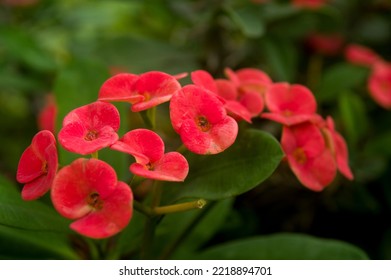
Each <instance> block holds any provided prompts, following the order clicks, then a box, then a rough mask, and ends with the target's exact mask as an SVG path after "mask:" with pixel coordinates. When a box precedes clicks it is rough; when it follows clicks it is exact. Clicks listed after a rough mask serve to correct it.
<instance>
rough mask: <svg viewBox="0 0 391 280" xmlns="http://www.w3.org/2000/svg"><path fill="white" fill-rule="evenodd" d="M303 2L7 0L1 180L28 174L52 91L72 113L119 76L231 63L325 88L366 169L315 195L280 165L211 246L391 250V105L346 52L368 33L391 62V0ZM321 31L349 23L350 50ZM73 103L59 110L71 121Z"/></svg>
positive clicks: (338, 30)
mask: <svg viewBox="0 0 391 280" xmlns="http://www.w3.org/2000/svg"><path fill="white" fill-rule="evenodd" d="M293 2H294V1H283V0H281V1H277V0H274V1H273V0H270V1H255V0H254V1H250V0H248V1H245V0H199V1H190V0H161V1H154V0H145V1H131V0H129V1H126V0H122V1H121V0H112V1H103V0H101V1H99V0H96V1H88V0H56V1H50V0H24V1H22V0H19V1H17V0H14V1H12V0H0V176H1V180H2V181H7V182H12V184H15V185H16V182H15V173H16V169H17V164H18V161H19V157H20V155H21V154H22V152H23V150H24V149H25V148H26V147H27V146H28V145H29V144H30V142H31V139H32V137H33V136H34V134H35V133H36V132H37V131H38V129H39V126H38V116H39V113H40V111H41V110H42V108H43V107H44V106H45V104H46V102H47V98H48V97H47V96H48V95H50V94H52V95H53V96H55V98H56V102H58V103H60V104H62V105H63V106H62V108H68V109H69V110H70V109H73V108H75V107H77V106H80V105H84V104H86V103H88V102H91V101H93V100H95V99H96V95H97V92H98V90H99V87H100V86H101V84H102V83H103V82H104V81H105V80H106V79H107V78H108V77H109V76H110V75H112V74H113V73H118V72H131V73H142V72H145V71H151V70H159V71H164V72H167V73H170V74H177V73H182V72H190V71H194V70H197V69H204V70H207V71H209V72H210V73H211V74H212V75H213V76H214V77H223V75H224V72H223V70H224V68H225V67H230V68H232V69H239V68H243V67H253V68H258V69H261V70H263V71H265V72H266V73H268V74H269V75H270V76H271V77H272V79H273V81H276V82H277V81H287V82H290V83H299V84H303V85H306V86H308V87H309V88H310V89H311V90H312V91H313V93H314V95H315V97H316V99H317V101H318V111H319V112H320V114H322V115H323V116H327V115H332V116H333V117H334V119H335V121H336V125H337V128H338V130H339V131H340V133H341V134H342V135H344V137H345V138H346V140H347V143H348V146H349V156H350V164H351V167H352V170H353V173H354V175H355V180H354V181H347V180H346V179H344V178H342V177H338V178H337V179H336V180H335V181H334V182H333V183H332V184H331V185H330V186H329V187H327V188H326V189H325V190H324V191H323V192H320V193H315V192H312V191H310V190H308V189H305V188H304V187H303V186H301V185H300V184H299V183H298V181H297V179H295V178H294V177H293V175H292V174H291V172H290V171H289V170H288V168H287V167H286V166H285V165H284V164H281V166H280V167H279V168H278V170H277V171H276V172H275V174H274V175H273V176H272V177H270V178H269V179H268V180H267V181H266V182H265V183H263V184H262V185H260V186H258V187H256V188H255V189H253V190H252V191H250V192H249V193H246V194H243V195H241V196H239V197H237V198H236V199H235V201H234V202H232V203H233V208H232V210H230V211H229V213H228V214H227V216H226V218H225V219H224V220H223V221H221V227H220V228H219V230H217V231H216V232H215V234H214V235H213V236H212V238H211V239H210V240H209V243H208V244H209V245H210V244H218V243H221V242H224V241H229V240H235V239H238V238H242V237H250V236H254V235H264V234H271V233H281V232H294V233H305V234H309V235H313V236H317V237H323V238H332V239H337V240H341V241H346V242H348V243H351V244H354V245H356V246H357V247H359V248H361V249H362V250H364V251H365V252H366V253H367V254H368V256H369V257H370V258H372V259H390V258H391V160H390V159H391V112H390V111H389V110H387V109H385V108H383V107H381V106H379V104H377V103H376V102H374V101H373V100H372V99H371V97H370V95H369V94H368V88H367V81H368V77H369V75H370V69H369V68H368V67H362V66H357V65H352V64H351V63H349V62H347V61H346V59H345V57H344V51H343V50H344V47H345V46H346V45H348V44H351V43H355V44H361V45H364V46H367V47H369V48H370V49H372V50H374V51H375V52H376V53H378V54H379V55H380V56H381V57H382V58H383V59H384V60H387V61H390V60H391V1H389V0H368V1H361V0H349V1H345V0H330V1H328V3H327V4H326V5H324V6H322V7H320V8H308V7H300V6H297V5H295V4H294V3H293ZM314 34H326V35H333V36H335V35H336V34H337V37H336V39H335V44H337V45H338V44H339V47H336V50H335V51H333V52H331V53H330V52H327V51H324V50H322V49H321V48H320V47H319V46H318V45H313V44H311V43H310V42H311V41H310V40H309V38H311V36H313V35H314ZM390 95H391V89H390ZM64 104H66V105H64ZM66 113H67V112H66V111H65V110H63V111H61V110H60V111H59V112H58V121H57V122H58V125H59V124H60V123H61V119H62V117H63V116H64V115H65V114H66ZM254 125H255V126H257V127H260V128H262V129H264V130H267V131H269V132H270V133H272V134H274V136H275V137H276V138H277V139H279V137H280V135H279V131H280V127H278V126H277V125H272V124H270V123H269V122H268V121H266V120H261V119H257V120H254ZM58 127H59V126H57V128H58ZM16 186H17V187H18V188H20V187H21V186H19V185H16ZM0 209H1V204H0ZM0 211H1V210H0ZM0 215H1V214H0ZM20 234H21V235H23V233H20ZM26 234H28V233H26ZM10 236H12V233H10V231H9V229H8V228H7V227H5V226H4V225H1V227H0V243H1V244H3V245H4V244H6V243H9V242H11V243H12V242H14V243H16V242H17V241H15V240H14V241H10V240H12V238H11V237H10ZM26 242H27V241H26ZM26 244H27V245H26V246H28V244H29V243H28V242H27V243H26ZM2 248H3V249H2ZM2 250H3V252H1V251H2ZM9 250H11V249H9ZM0 252H1V253H0V255H1V256H2V257H4V258H7V257H12V258H26V257H27V258H30V257H31V258H36V257H38V258H39V256H40V255H39V253H36V254H35V255H28V254H27V255H26V252H25V251H23V250H20V252H19V251H15V253H13V254H11V253H10V251H7V247H4V246H3V247H0ZM45 257H46V256H45Z"/></svg>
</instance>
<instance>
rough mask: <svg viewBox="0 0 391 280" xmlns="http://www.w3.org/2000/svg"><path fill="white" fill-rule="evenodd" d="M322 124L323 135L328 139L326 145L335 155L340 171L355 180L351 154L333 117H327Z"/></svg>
mask: <svg viewBox="0 0 391 280" xmlns="http://www.w3.org/2000/svg"><path fill="white" fill-rule="evenodd" d="M318 126H320V128H321V130H322V132H323V136H324V137H325V140H326V145H327V146H328V149H330V151H331V153H332V154H333V155H334V158H335V161H336V163H337V168H338V170H339V172H341V173H342V175H344V176H345V177H346V178H348V179H349V180H353V173H352V171H351V170H350V167H349V163H348V162H349V154H348V148H347V145H346V141H345V139H344V138H343V137H342V135H341V134H339V133H338V132H337V131H336V130H335V126H334V120H333V118H332V117H330V116H329V117H327V118H326V121H322V123H321V124H319V123H318Z"/></svg>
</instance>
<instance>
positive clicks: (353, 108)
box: [339, 92, 369, 144]
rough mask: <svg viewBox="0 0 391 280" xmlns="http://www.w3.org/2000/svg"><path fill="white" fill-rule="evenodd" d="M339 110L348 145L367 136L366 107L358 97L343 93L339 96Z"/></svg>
mask: <svg viewBox="0 0 391 280" xmlns="http://www.w3.org/2000/svg"><path fill="white" fill-rule="evenodd" d="M339 109H340V112H341V117H342V121H343V125H344V128H345V130H346V132H347V135H346V136H347V140H348V142H349V143H352V144H356V143H357V142H358V141H359V140H360V138H362V137H364V136H365V135H367V132H368V128H369V123H368V119H369V118H368V116H367V114H366V106H365V103H364V101H363V100H362V99H361V97H360V96H358V95H355V94H354V93H351V92H345V93H344V94H342V95H340V96H339Z"/></svg>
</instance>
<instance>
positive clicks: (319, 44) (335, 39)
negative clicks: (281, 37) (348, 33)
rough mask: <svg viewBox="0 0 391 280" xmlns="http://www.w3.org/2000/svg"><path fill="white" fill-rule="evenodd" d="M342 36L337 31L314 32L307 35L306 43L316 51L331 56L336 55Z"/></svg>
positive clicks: (340, 46)
mask: <svg viewBox="0 0 391 280" xmlns="http://www.w3.org/2000/svg"><path fill="white" fill-rule="evenodd" d="M343 43H344V38H343V37H342V35H341V34H339V33H332V34H321V33H314V34H311V35H310V36H308V38H307V39H306V44H307V45H308V47H310V48H311V49H312V50H314V51H315V52H317V53H320V54H323V55H328V56H333V55H337V54H338V53H339V52H340V51H341V49H342V46H343Z"/></svg>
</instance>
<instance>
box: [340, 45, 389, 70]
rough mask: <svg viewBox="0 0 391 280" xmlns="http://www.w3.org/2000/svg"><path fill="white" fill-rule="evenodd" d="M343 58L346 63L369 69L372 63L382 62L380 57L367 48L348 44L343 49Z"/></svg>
mask: <svg viewBox="0 0 391 280" xmlns="http://www.w3.org/2000/svg"><path fill="white" fill-rule="evenodd" d="M345 58H346V60H347V61H349V62H351V63H353V64H358V65H363V66H368V67H371V66H372V65H373V64H374V63H376V62H378V61H380V60H382V59H381V57H380V56H379V55H378V54H377V53H376V52H374V51H373V50H371V49H370V48H368V47H365V46H362V45H358V44H350V45H348V46H347V47H346V48H345Z"/></svg>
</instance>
